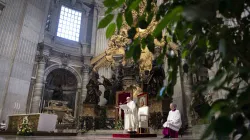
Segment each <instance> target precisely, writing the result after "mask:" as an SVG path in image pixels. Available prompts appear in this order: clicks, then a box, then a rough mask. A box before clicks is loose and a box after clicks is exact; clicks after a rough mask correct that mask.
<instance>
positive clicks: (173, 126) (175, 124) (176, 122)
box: [162, 103, 182, 138]
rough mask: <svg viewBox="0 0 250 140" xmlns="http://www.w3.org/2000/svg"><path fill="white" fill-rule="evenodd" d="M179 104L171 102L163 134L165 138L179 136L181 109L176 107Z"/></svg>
mask: <svg viewBox="0 0 250 140" xmlns="http://www.w3.org/2000/svg"><path fill="white" fill-rule="evenodd" d="M176 107H177V105H176V104H173V103H171V104H170V109H171V110H170V111H169V113H168V119H167V121H166V122H165V123H164V124H163V127H164V129H163V132H162V133H163V135H164V138H178V131H179V129H180V128H181V125H182V122H181V114H180V111H179V110H177V109H176Z"/></svg>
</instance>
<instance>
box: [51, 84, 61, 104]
mask: <svg viewBox="0 0 250 140" xmlns="http://www.w3.org/2000/svg"><path fill="white" fill-rule="evenodd" d="M52 100H58V101H62V100H63V89H62V85H59V86H58V87H56V88H55V89H54V91H53V94H52Z"/></svg>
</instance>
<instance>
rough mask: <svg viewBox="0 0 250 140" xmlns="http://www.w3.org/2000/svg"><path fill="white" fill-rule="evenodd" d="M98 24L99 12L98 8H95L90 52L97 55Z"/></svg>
mask: <svg viewBox="0 0 250 140" xmlns="http://www.w3.org/2000/svg"><path fill="white" fill-rule="evenodd" d="M97 23H98V10H97V7H96V6H95V7H94V12H93V26H92V37H91V50H90V51H91V52H90V53H91V54H95V47H96V33H97Z"/></svg>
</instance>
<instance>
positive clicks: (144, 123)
mask: <svg viewBox="0 0 250 140" xmlns="http://www.w3.org/2000/svg"><path fill="white" fill-rule="evenodd" d="M148 112H149V110H148V106H146V105H145V102H144V100H140V108H139V110H138V122H139V133H141V129H142V128H143V129H147V132H148V114H149V113H148Z"/></svg>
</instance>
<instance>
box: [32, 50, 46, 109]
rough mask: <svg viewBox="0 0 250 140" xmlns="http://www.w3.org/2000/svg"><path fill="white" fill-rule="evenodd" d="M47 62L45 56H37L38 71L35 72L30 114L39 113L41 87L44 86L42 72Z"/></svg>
mask: <svg viewBox="0 0 250 140" xmlns="http://www.w3.org/2000/svg"><path fill="white" fill-rule="evenodd" d="M47 60H48V56H47V55H43V54H42V55H39V56H38V70H37V75H36V83H35V87H34V93H33V97H32V103H31V113H39V109H40V104H41V97H42V92H43V85H44V81H43V78H44V71H45V67H46V62H47Z"/></svg>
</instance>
